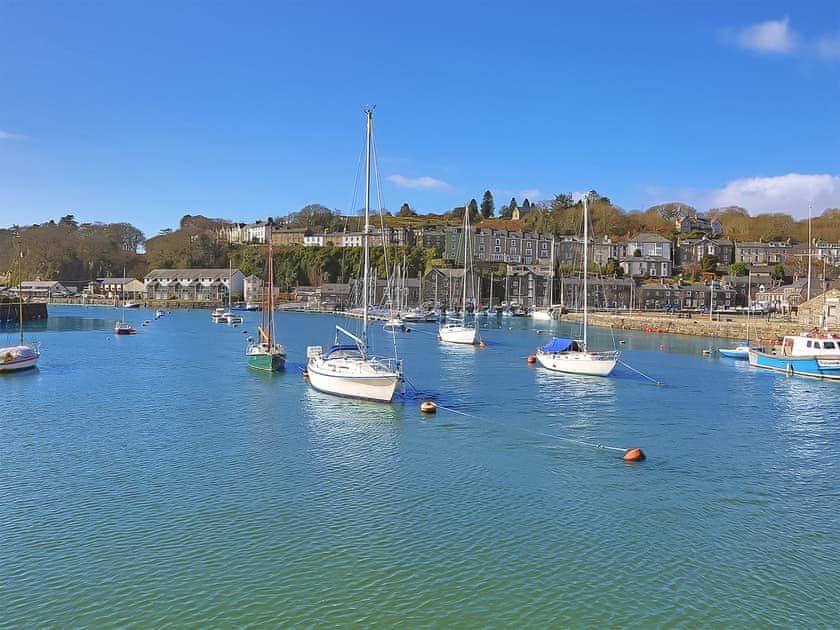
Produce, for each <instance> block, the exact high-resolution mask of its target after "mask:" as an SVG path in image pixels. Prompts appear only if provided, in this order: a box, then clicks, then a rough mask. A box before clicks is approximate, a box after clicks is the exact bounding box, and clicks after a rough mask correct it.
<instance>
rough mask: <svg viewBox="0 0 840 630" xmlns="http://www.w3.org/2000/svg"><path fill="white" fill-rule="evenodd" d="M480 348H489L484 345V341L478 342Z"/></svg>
mask: <svg viewBox="0 0 840 630" xmlns="http://www.w3.org/2000/svg"><path fill="white" fill-rule="evenodd" d="M478 347H479V348H486V347H487V344H486V343H484V341H479V342H478Z"/></svg>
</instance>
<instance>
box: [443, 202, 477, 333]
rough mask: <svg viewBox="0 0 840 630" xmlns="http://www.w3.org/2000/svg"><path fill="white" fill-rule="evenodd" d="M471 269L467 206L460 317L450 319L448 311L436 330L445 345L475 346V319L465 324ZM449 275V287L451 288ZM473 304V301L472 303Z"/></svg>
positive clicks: (465, 211)
mask: <svg viewBox="0 0 840 630" xmlns="http://www.w3.org/2000/svg"><path fill="white" fill-rule="evenodd" d="M471 269H472V247H470V209H469V204H466V205H465V206H464V278H463V281H462V283H461V284H462V285H463V292H462V296H461V316H460V317H451V316H450V315H449V309H447V315H446V319H445V320H444V322H443V323H442V324H441V325H440V327H439V328H438V339H440V340H441V341H444V342H447V343H460V344H466V345H473V344H475V339H476V327H475V318H473V322H472V324H469V323H467V321H466V315H467V280H468V278H469V275H470V270H471ZM451 278H452V276H451V274H450V287H451ZM473 303H474V304H475V300H474V301H473Z"/></svg>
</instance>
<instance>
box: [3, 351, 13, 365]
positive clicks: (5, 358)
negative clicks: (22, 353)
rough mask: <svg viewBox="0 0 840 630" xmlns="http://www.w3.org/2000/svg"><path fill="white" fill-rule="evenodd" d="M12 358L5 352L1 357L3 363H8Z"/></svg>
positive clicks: (9, 353) (10, 354)
mask: <svg viewBox="0 0 840 630" xmlns="http://www.w3.org/2000/svg"><path fill="white" fill-rule="evenodd" d="M13 358H14V357H13V356H12V353H11V352H7V353H6V354H4V355H3V363H9V361H11V360H12V359H13Z"/></svg>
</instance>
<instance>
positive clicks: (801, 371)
mask: <svg viewBox="0 0 840 630" xmlns="http://www.w3.org/2000/svg"><path fill="white" fill-rule="evenodd" d="M750 365H752V366H753V367H757V368H762V369H765V370H773V371H774V372H781V373H783V374H787V375H788V376H807V377H809V378H819V379H826V380H830V381H840V359H835V358H824V359H821V358H817V357H785V356H777V355H773V354H766V353H764V352H750Z"/></svg>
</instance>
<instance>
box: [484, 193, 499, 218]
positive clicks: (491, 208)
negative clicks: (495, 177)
mask: <svg viewBox="0 0 840 630" xmlns="http://www.w3.org/2000/svg"><path fill="white" fill-rule="evenodd" d="M495 213H496V206H495V204H494V203H493V193H491V192H490V191H489V190H485V191H484V197H482V199H481V216H483V217H484V218H485V219H489V218H491V217H492V216H493V215H494V214H495Z"/></svg>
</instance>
